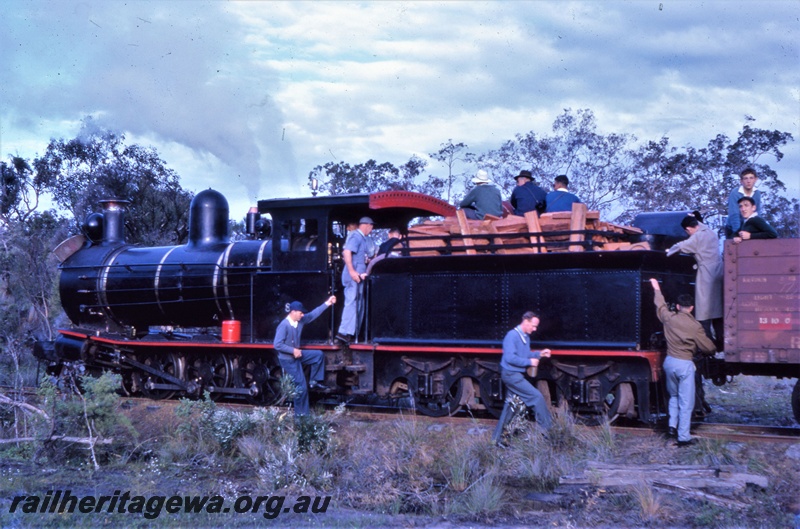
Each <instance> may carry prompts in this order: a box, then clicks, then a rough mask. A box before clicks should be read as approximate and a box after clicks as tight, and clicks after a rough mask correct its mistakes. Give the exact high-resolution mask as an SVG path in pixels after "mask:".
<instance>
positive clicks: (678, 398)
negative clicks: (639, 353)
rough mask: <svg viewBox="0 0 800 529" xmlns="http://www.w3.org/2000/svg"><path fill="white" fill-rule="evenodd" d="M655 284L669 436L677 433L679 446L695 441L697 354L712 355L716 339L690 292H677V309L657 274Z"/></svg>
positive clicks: (653, 281) (651, 282) (714, 350)
mask: <svg viewBox="0 0 800 529" xmlns="http://www.w3.org/2000/svg"><path fill="white" fill-rule="evenodd" d="M650 284H651V285H652V286H653V302H654V303H655V306H656V311H657V314H658V319H659V320H661V323H663V324H664V337H665V338H666V340H667V356H666V358H665V359H664V376H665V377H666V379H667V392H668V393H669V430H668V432H669V436H670V437H677V438H678V443H677V445H676V446H679V447H683V446H689V445H691V444H694V442H695V440H694V439H692V437H691V435H690V433H689V429H690V428H691V422H692V410H693V409H694V396H695V394H694V392H695V377H694V374H695V370H696V369H697V368H696V367H695V365H694V361H693V358H694V354H695V351H698V350H699V351H700V353H701V354H706V355H713V354H714V353H716V352H717V349H716V347H714V342H712V341H711V339H709V337H708V335H706V332H705V331H704V330H703V326H702V325H700V323H699V322H698V321H697V320H696V319H694V316H692V309H694V300H693V299H692V296H691V295H690V294H681V295H679V296H678V302H677V304H676V307H677V309H678V311H677V312H672V311H671V310H669V307H668V306H667V303H666V301H664V295H663V294H662V293H661V286H660V285H659V284H658V280H656V279H655V278H651V279H650Z"/></svg>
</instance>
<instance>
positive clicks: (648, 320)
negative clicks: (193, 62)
mask: <svg viewBox="0 0 800 529" xmlns="http://www.w3.org/2000/svg"><path fill="white" fill-rule="evenodd" d="M104 207H105V210H104V212H103V214H102V215H101V216H100V215H95V216H94V217H92V218H91V219H89V222H87V225H86V230H85V234H84V235H81V236H76V237H75V238H73V239H71V240H68V241H65V243H63V244H62V245H61V247H59V248H58V249H57V254H58V255H59V256H60V258H61V259H63V262H62V264H61V266H60V270H61V278H60V289H61V299H62V304H63V305H64V309H65V311H66V313H67V315H68V316H69V318H70V320H71V321H72V323H73V325H72V327H70V328H69V329H62V330H60V336H59V338H58V339H57V340H56V341H55V343H53V344H46V343H41V344H38V345H37V348H36V349H37V354H38V356H40V357H41V358H46V359H48V361H50V362H52V367H53V370H57V369H58V368H59V366H60V365H61V364H62V363H63V362H75V361H78V362H82V363H83V364H84V365H86V366H87V367H88V368H89V369H90V370H102V369H112V370H115V371H118V372H120V373H121V374H122V377H123V390H124V391H125V392H127V393H129V394H143V395H145V396H148V397H151V398H167V397H170V396H172V395H175V394H179V395H186V396H200V395H202V394H203V393H204V392H209V393H210V394H211V395H212V396H213V397H222V396H230V397H241V398H245V399H247V400H249V401H251V402H254V403H260V404H265V405H266V404H271V403H274V402H276V401H277V400H278V399H279V398H280V396H281V395H280V375H281V372H280V367H279V364H278V362H277V358H276V356H275V351H274V350H273V347H272V338H273V334H274V330H275V328H276V327H277V325H278V323H279V322H280V320H281V319H282V318H284V317H285V315H286V310H285V307H286V306H287V304H288V303H289V302H290V301H292V300H295V299H298V300H301V301H302V302H303V303H304V304H306V305H307V306H309V305H310V306H315V304H316V303H319V302H321V301H322V300H323V299H325V298H326V297H327V296H328V295H329V294H331V293H334V294H337V295H340V297H341V281H340V277H341V269H342V257H341V252H342V248H343V243H344V238H345V236H346V226H347V224H348V223H350V222H353V221H355V220H357V219H359V218H360V217H362V216H365V215H368V216H370V217H372V218H373V219H374V221H375V225H376V228H388V227H392V226H401V227H407V226H409V224H410V223H411V224H412V226H411V227H410V229H409V233H408V234H407V235H405V236H404V243H405V247H404V249H403V252H402V253H401V255H399V256H392V257H388V258H385V259H376V260H375V261H373V262H372V263H371V264H370V273H369V276H368V278H367V281H366V288H365V295H366V304H367V310H366V317H365V320H364V323H363V326H362V329H361V332H360V333H359V335H358V336H357V337H356V339H355V340H354V341H353V342H352V343H350V344H340V343H337V342H336V341H334V340H333V336H334V335H335V331H336V329H337V327H338V323H339V321H340V318H341V305H342V303H338V304H337V306H336V307H335V309H334V310H333V311H330V312H329V313H328V314H329V317H327V318H325V317H323V318H320V319H319V320H317V321H316V322H314V323H313V324H312V325H309V326H308V327H307V328H306V330H305V333H304V339H305V341H306V342H307V343H308V346H313V347H315V348H319V349H322V350H323V351H324V353H325V356H326V384H327V385H328V386H330V387H332V388H334V389H332V390H329V391H327V392H321V393H318V394H317V396H319V397H322V396H324V397H326V398H327V399H337V398H338V399H343V400H344V399H348V400H351V399H356V398H360V397H365V398H379V399H384V400H386V401H387V402H405V403H408V402H410V403H413V406H414V407H415V408H416V409H417V410H418V411H420V412H421V413H424V414H427V415H434V416H437V415H448V414H454V413H456V412H458V411H459V410H462V409H469V410H482V411H486V412H489V413H491V414H494V415H498V414H499V412H500V410H501V408H502V404H503V396H504V390H503V387H502V383H501V381H500V376H499V375H500V374H499V358H500V355H501V352H502V351H501V348H500V347H501V342H502V338H503V336H504V334H505V332H506V331H507V330H508V329H510V328H512V327H513V326H514V325H516V324H517V323H518V322H519V318H520V315H521V314H522V312H524V311H525V310H535V311H537V312H538V313H539V314H540V315H541V319H542V323H541V325H540V327H539V330H538V332H537V333H536V334H535V335H534V337H533V340H534V341H533V343H534V346H541V347H544V346H546V347H549V348H551V349H552V350H553V357H552V359H551V361H550V362H548V363H543V365H542V366H541V367H540V369H539V372H538V373H537V377H536V384H537V386H538V387H539V388H540V389H541V390H542V391H543V392H544V393H545V394H546V395H547V397H548V398H549V399H550V401H551V403H552V404H554V405H557V404H560V403H562V402H563V403H566V404H567V405H568V406H569V407H570V409H571V410H572V411H574V412H575V413H577V414H580V415H582V416H587V417H593V418H597V417H600V416H603V415H609V416H611V417H617V416H626V417H630V418H635V419H637V420H640V421H644V422H648V423H652V422H654V421H655V420H657V419H658V418H659V417H660V416H662V415H663V413H664V400H665V399H664V389H663V388H664V386H663V381H662V375H661V369H660V365H661V360H662V358H663V336H662V335H661V326H660V323H659V322H658V321H657V319H656V317H655V310H654V308H653V304H652V292H650V291H649V286H648V285H647V280H648V278H650V277H657V278H658V279H659V280H660V281H662V285H663V287H662V288H663V290H664V291H665V295H666V296H667V298H668V299H669V298H671V297H674V296H676V295H677V294H678V293H680V292H691V291H692V290H693V286H692V283H693V281H694V270H693V268H692V267H693V259H692V258H690V257H688V256H676V257H670V258H667V257H666V255H665V253H664V249H665V248H666V247H668V245H669V244H671V243H672V242H674V239H675V237H676V235H675V233H674V224H675V216H674V214H665V215H656V216H655V218H653V216H652V215H651V216H650V217H649V218H647V219H646V220H647V222H642V224H643V225H645V226H647V228H646V229H637V228H635V227H633V228H628V229H616V228H617V227H614V226H613V225H612V226H609V225H607V224H602V223H599V221H598V219H597V217H596V216H595V217H594V218H593V217H592V215H591V212H590V213H588V214H587V212H586V211H585V208H584V210H580V208H577V209H576V210H574V211H573V212H571V213H570V214H569V216H568V218H566V219H563V220H559V219H558V218H555V217H547V215H543V216H542V217H541V218H539V217H537V216H536V215H535V214H533V216H531V217H526V218H525V219H522V218H520V217H516V218H513V217H508V218H506V219H495V222H492V221H487V222H476V221H466V219H464V218H463V216H461V215H459V213H458V212H456V211H455V210H454V208H453V207H452V206H451V205H449V204H447V203H445V202H443V201H440V200H438V199H435V198H433V197H429V196H425V195H420V194H417V193H410V192H405V191H388V192H382V193H373V194H359V195H342V196H331V197H313V198H300V199H275V200H263V201H260V202H259V203H258V207H257V209H256V210H255V211H251V212H249V213H248V215H247V226H248V230H247V231H248V236H247V238H245V239H243V240H235V241H231V240H230V239H229V237H228V232H227V225H228V206H227V201H226V200H225V198H224V197H223V196H222V195H221V194H219V193H217V192H216V191H212V190H207V191H203V192H201V193H199V194H198V195H197V196H196V197H195V199H194V201H193V202H192V205H191V211H190V230H189V241H188V243H187V244H186V245H180V246H173V247H156V248H136V247H133V246H131V245H129V244H127V243H126V242H125V238H124V226H125V220H124V203H123V202H122V201H114V200H111V201H106V202H105V204H104ZM267 215H269V216H270V217H271V218H270V219H269V222H264V220H265V217H266V216H267ZM678 215H680V214H678ZM546 217H547V218H546ZM425 219H428V220H427V221H425ZM431 219H439V220H431ZM441 219H444V220H441ZM634 224H636V223H634ZM610 228H614V229H610ZM743 246H745V245H743ZM321 320H324V321H321ZM794 321H796V320H794ZM795 328H796V327H795ZM750 363H751V364H753V365H755V364H756V363H757V362H750ZM762 363H763V362H762ZM790 365H791V362H790ZM793 365H794V368H796V367H797V361H796V360H795V361H794V364H793ZM748 367H752V366H748ZM783 367H786V366H783ZM715 369H716V372H717V380H722V378H720V377H722V376H724V375H721V374H720V373H724V374H725V375H727V374H728V372H727V371H726V370H727V366H726V363H725V362H723V363H722V366H720V365H716V366H715ZM741 372H747V371H746V370H742V371H741ZM760 374H772V372H771V371H770V369H769V368H768V369H767V370H766V372H765V373H760ZM784 376H788V375H787V374H784ZM795 393H797V391H795ZM795 413H797V412H796V411H795Z"/></svg>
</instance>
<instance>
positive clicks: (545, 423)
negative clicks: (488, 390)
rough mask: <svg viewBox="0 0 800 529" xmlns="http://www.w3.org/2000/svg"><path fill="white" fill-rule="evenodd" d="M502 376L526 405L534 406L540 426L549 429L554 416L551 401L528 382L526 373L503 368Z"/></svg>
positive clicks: (505, 382) (508, 386)
mask: <svg viewBox="0 0 800 529" xmlns="http://www.w3.org/2000/svg"><path fill="white" fill-rule="evenodd" d="M500 378H501V379H502V380H503V384H505V385H506V387H507V388H508V389H509V390H511V391H513V392H514V393H516V394H517V395H519V396H520V398H521V399H522V402H524V403H525V405H526V406H528V407H529V408H533V411H534V413H535V414H536V422H537V423H538V424H539V426H541V427H542V428H544V429H545V430H549V429H550V427H551V426H552V425H553V417H552V416H551V415H550V408H549V404H550V403H549V402H545V401H544V396H543V395H542V392H541V391H539V390H538V389H536V388H535V387H533V384H531V383H530V382H528V379H527V378H525V374H524V373H517V372H516V371H508V370H506V369H503V370H502V373H501V374H500Z"/></svg>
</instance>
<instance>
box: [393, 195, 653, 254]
mask: <svg viewBox="0 0 800 529" xmlns="http://www.w3.org/2000/svg"><path fill="white" fill-rule="evenodd" d="M641 233H642V230H640V229H639V228H635V227H632V226H619V225H617V224H613V223H610V222H604V221H601V220H600V214H599V212H597V211H587V209H586V205H585V204H573V206H572V211H564V212H558V213H545V214H543V215H541V216H539V215H537V213H536V212H535V211H530V212H528V213H526V214H525V216H524V217H518V216H516V215H509V216H507V217H505V218H498V217H493V216H491V215H487V217H486V218H485V219H484V220H469V219H467V218H466V215H465V214H464V211H463V210H458V212H457V214H456V216H455V217H445V218H444V220H441V221H426V222H424V223H422V224H418V225H416V226H412V227H410V228H409V230H408V246H409V248H410V249H411V252H410V253H411V255H415V256H419V255H441V254H451V253H455V254H458V253H466V254H468V255H475V254H480V253H497V254H519V253H547V252H582V251H586V250H593V251H612V250H613V251H617V250H648V249H650V246H649V244H648V243H647V242H635V241H632V240H631V239H632V237H633V236H636V235H639V234H641Z"/></svg>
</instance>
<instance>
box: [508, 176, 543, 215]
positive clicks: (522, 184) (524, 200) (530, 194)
mask: <svg viewBox="0 0 800 529" xmlns="http://www.w3.org/2000/svg"><path fill="white" fill-rule="evenodd" d="M514 180H516V181H517V187H515V188H514V191H512V192H511V207H513V208H514V215H519V216H520V217H522V216H524V215H525V213H527V212H529V211H534V210H535V211H536V213H539V214H542V213H544V209H545V200H546V199H547V193H546V192H545V190H544V189H542V188H541V187H539V186H537V185H536V184H535V183H534V182H533V175H532V174H531V172H530V171H526V170H524V169H523V170H522V171H520V172H519V174H518V175H517V176H515V177H514Z"/></svg>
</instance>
